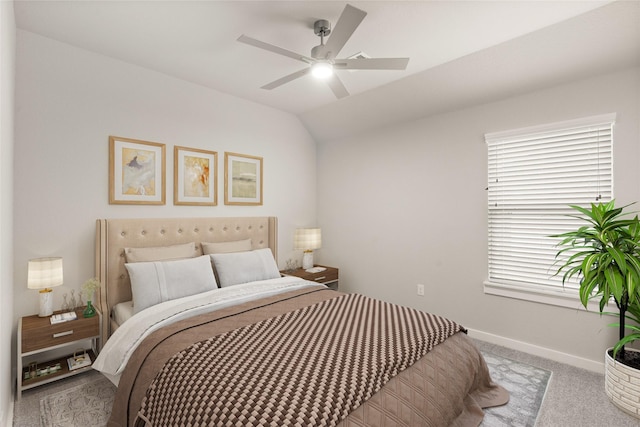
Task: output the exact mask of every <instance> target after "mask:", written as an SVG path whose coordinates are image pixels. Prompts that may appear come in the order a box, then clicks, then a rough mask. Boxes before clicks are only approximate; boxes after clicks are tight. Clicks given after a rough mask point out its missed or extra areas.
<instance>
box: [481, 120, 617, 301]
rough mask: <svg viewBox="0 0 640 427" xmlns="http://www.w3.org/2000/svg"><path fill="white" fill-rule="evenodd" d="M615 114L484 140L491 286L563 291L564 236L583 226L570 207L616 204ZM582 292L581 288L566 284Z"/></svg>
mask: <svg viewBox="0 0 640 427" xmlns="http://www.w3.org/2000/svg"><path fill="white" fill-rule="evenodd" d="M614 121H615V114H608V115H604V116H597V117H589V118H585V119H580V120H573V121H570V122H562V123H555V124H552V125H546V126H540V127H535V128H527V129H520V130H516V131H508V132H500V133H492V134H487V135H485V140H486V142H487V147H488V166H489V168H488V180H489V182H488V217H489V229H488V231H489V248H488V249H489V282H491V283H503V284H509V285H514V284H515V285H521V286H525V287H530V286H535V287H546V288H547V289H548V288H549V287H553V288H558V287H562V276H554V273H555V271H556V268H555V266H554V262H555V254H556V252H557V251H558V248H557V247H556V245H557V243H558V241H559V240H558V239H555V238H550V237H549V236H550V235H554V234H560V233H563V232H565V231H569V230H572V229H575V228H577V227H579V226H581V225H584V224H582V223H581V221H580V220H578V219H575V218H571V217H569V216H567V215H568V214H574V213H575V211H574V210H572V209H571V208H569V206H568V205H580V206H585V207H588V206H590V205H591V203H597V202H599V201H604V202H606V201H609V200H611V198H612V197H613V168H612V167H613V165H612V162H613V155H612V145H613V140H612V133H613V123H614ZM565 286H567V287H570V288H571V287H577V282H573V283H569V284H565Z"/></svg>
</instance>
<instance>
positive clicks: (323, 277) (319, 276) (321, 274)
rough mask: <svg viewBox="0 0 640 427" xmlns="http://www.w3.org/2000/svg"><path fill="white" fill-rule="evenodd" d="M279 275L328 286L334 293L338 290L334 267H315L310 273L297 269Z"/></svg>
mask: <svg viewBox="0 0 640 427" xmlns="http://www.w3.org/2000/svg"><path fill="white" fill-rule="evenodd" d="M316 268H317V270H316ZM320 269H322V270H320ZM318 270H320V271H318ZM280 273H281V274H282V275H283V276H296V277H299V278H301V279H304V280H309V281H311V282H316V283H322V284H323V285H326V286H328V287H329V288H331V289H333V290H334V291H337V290H338V269H337V268H334V267H327V266H326V265H316V266H314V267H313V269H311V272H309V271H308V270H305V269H304V268H298V269H295V270H293V271H286V270H284V271H281V272H280Z"/></svg>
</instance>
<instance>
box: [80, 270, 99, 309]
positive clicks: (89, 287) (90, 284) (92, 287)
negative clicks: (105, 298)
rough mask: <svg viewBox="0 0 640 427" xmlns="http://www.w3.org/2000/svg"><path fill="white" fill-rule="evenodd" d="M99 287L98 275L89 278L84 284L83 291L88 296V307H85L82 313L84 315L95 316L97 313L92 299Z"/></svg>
mask: <svg viewBox="0 0 640 427" xmlns="http://www.w3.org/2000/svg"><path fill="white" fill-rule="evenodd" d="M99 287H100V281H99V280H98V278H97V277H94V278H92V279H89V280H87V281H86V282H84V283H83V284H82V293H84V294H85V296H86V297H87V308H85V310H84V312H83V313H82V315H83V316H84V317H93V316H95V315H96V310H95V308H94V307H93V304H92V303H91V300H92V299H93V295H94V293H95V291H96V289H98V288H99Z"/></svg>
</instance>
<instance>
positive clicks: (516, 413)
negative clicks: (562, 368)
mask: <svg viewBox="0 0 640 427" xmlns="http://www.w3.org/2000/svg"><path fill="white" fill-rule="evenodd" d="M482 354H483V356H484V358H485V360H486V361H487V365H488V366H489V371H490V372H491V377H492V378H493V380H494V381H495V382H496V383H498V384H500V385H501V386H503V387H504V388H506V389H507V390H508V391H509V394H510V396H509V403H507V404H506V405H504V406H499V407H497V408H489V409H485V417H484V420H483V422H482V424H481V426H482V427H533V426H534V425H535V422H536V418H537V416H538V411H539V410H540V405H541V404H542V399H543V397H544V393H545V391H546V389H547V384H548V382H549V378H550V376H551V372H549V371H547V370H544V369H540V368H537V367H535V366H531V365H527V364H525V363H520V362H517V361H515V360H511V359H508V358H506V357H501V356H496V355H494V354H491V353H488V352H482ZM115 389H116V388H115V386H114V385H113V384H111V382H110V381H109V380H107V379H106V378H104V377H102V376H100V377H97V378H96V379H95V380H93V381H91V382H88V383H84V384H81V385H77V386H75V387H71V388H69V389H67V390H64V391H60V392H58V393H54V394H51V395H49V396H46V397H45V398H43V399H42V400H40V419H41V425H42V426H43V427H76V426H83V427H98V426H100V427H102V426H104V425H106V424H107V421H108V419H109V416H110V415H111V407H112V406H113V397H114V395H115Z"/></svg>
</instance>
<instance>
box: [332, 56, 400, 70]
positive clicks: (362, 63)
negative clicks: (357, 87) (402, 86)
mask: <svg viewBox="0 0 640 427" xmlns="http://www.w3.org/2000/svg"><path fill="white" fill-rule="evenodd" d="M408 63H409V58H353V59H336V62H335V64H333V67H334V68H337V69H339V70H404V69H406V68H407V64H408Z"/></svg>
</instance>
